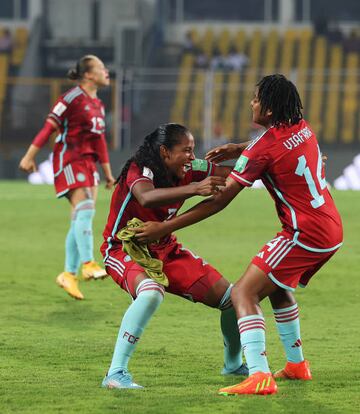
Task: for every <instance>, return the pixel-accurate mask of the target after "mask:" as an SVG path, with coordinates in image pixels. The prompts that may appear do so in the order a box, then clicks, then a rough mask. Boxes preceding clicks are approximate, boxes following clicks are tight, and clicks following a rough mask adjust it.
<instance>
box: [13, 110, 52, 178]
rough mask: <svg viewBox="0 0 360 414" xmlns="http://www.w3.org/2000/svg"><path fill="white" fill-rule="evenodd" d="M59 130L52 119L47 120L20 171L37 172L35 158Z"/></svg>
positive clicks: (22, 161) (21, 163) (20, 165)
mask: <svg viewBox="0 0 360 414" xmlns="http://www.w3.org/2000/svg"><path fill="white" fill-rule="evenodd" d="M56 130H57V125H56V124H55V122H54V121H53V120H52V119H49V118H48V119H47V120H46V121H45V124H44V126H43V127H42V128H41V130H40V131H39V132H38V134H37V135H36V137H35V138H34V139H33V142H32V144H31V145H30V147H29V148H28V150H27V151H26V154H25V155H24V156H23V158H22V159H21V161H20V164H19V168H20V170H23V171H26V172H28V173H31V172H34V171H36V170H37V167H36V162H35V157H36V154H37V153H38V152H39V151H40V149H41V148H42V147H43V146H44V145H45V143H46V142H47V141H48V139H49V138H50V136H51V134H52V133H53V132H54V131H56Z"/></svg>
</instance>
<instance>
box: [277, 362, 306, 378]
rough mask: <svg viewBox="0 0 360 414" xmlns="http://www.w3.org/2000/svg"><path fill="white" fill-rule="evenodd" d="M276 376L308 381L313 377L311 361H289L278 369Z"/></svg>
mask: <svg viewBox="0 0 360 414" xmlns="http://www.w3.org/2000/svg"><path fill="white" fill-rule="evenodd" d="M274 378H285V379H291V380H303V381H308V380H311V379H312V375H311V371H310V365H309V361H307V360H306V359H305V360H304V361H302V362H298V363H295V362H289V361H288V362H287V363H286V365H285V368H284V369H281V370H279V371H276V372H275V374H274Z"/></svg>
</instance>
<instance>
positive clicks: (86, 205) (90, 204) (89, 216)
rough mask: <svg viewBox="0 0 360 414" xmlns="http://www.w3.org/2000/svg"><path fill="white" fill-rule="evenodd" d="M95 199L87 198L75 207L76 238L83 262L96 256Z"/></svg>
mask: <svg viewBox="0 0 360 414" xmlns="http://www.w3.org/2000/svg"><path fill="white" fill-rule="evenodd" d="M94 205H95V204H94V200H85V201H81V202H80V203H79V204H77V206H76V208H75V214H76V217H75V226H74V230H75V232H74V233H75V240H76V245H77V247H78V250H79V254H80V260H81V262H82V263H85V262H90V261H91V260H93V258H94V256H93V254H94V239H93V234H92V222H93V218H94V215H95V209H94Z"/></svg>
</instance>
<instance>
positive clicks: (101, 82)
mask: <svg viewBox="0 0 360 414" xmlns="http://www.w3.org/2000/svg"><path fill="white" fill-rule="evenodd" d="M91 63H92V65H91V70H90V71H89V72H87V77H88V79H90V80H92V81H93V82H94V83H95V85H96V86H98V87H102V86H108V85H109V84H110V77H109V71H108V69H107V68H106V67H105V65H104V63H103V62H102V61H101V60H100V59H98V58H94V59H93V60H92V62H91Z"/></svg>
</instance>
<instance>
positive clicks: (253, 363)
mask: <svg viewBox="0 0 360 414" xmlns="http://www.w3.org/2000/svg"><path fill="white" fill-rule="evenodd" d="M238 325H239V332H240V339H241V344H242V347H243V351H244V354H245V358H246V362H247V365H248V368H249V375H252V374H254V373H255V372H258V371H261V372H270V369H269V365H268V362H267V358H266V351H265V319H264V318H263V317H262V316H260V315H249V316H245V317H244V318H240V319H239V320H238Z"/></svg>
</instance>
